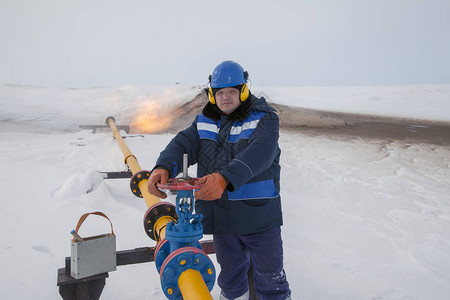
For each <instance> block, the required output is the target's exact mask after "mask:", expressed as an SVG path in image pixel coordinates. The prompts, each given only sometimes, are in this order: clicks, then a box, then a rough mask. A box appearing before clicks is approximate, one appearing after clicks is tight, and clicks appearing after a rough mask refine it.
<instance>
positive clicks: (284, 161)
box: [0, 85, 450, 300]
mask: <svg viewBox="0 0 450 300" xmlns="http://www.w3.org/2000/svg"><path fill="white" fill-rule="evenodd" d="M252 90H254V91H256V92H257V93H263V94H265V95H266V96H267V97H268V98H270V100H271V101H274V102H276V103H279V104H284V105H291V106H298V107H304V108H310V109H320V110H327V111H339V112H351V113H358V114H372V115H383V116H393V117H401V118H412V119H424V120H438V121H445V122H449V121H450V114H449V113H448V112H449V111H450V101H449V100H450V85H417V86H387V87H255V88H253V89H252ZM198 91H199V87H186V86H182V85H175V86H170V87H151V86H124V87H119V88H115V87H95V88H84V89H71V88H62V87H28V86H12V85H0V165H1V166H2V172H1V174H0V187H1V191H2V210H1V212H0V214H1V215H0V220H1V223H0V224H1V229H0V231H1V236H2V247H0V260H1V265H2V267H3V272H1V278H0V287H1V290H2V293H3V295H2V299H60V296H59V294H58V288H57V286H56V278H57V276H56V275H57V269H59V268H62V267H64V258H65V257H67V256H69V255H70V238H71V235H70V231H71V230H72V229H73V228H75V226H76V224H77V222H78V219H79V217H80V216H81V215H82V214H83V213H85V212H92V211H102V212H104V213H105V214H107V215H108V216H109V218H110V219H111V221H112V223H113V225H114V231H115V233H116V235H117V249H118V250H127V249H132V248H137V247H146V246H154V241H152V240H150V239H149V238H148V237H147V235H146V234H145V232H144V230H143V226H142V219H143V216H144V213H145V211H146V209H147V207H146V204H145V202H144V201H143V200H142V199H140V198H136V197H135V196H134V195H133V194H132V193H131V191H130V189H129V181H128V179H110V180H105V179H103V177H102V175H101V174H100V173H99V171H122V170H124V169H125V166H124V163H123V155H122V153H121V152H120V149H119V147H118V146H117V143H116V142H115V141H114V139H113V137H112V134H111V132H109V131H108V130H103V131H98V132H97V133H95V134H93V133H92V131H91V130H80V129H79V128H78V125H85V124H104V122H105V119H106V117H107V116H110V115H111V116H114V117H115V119H116V123H117V124H128V123H130V122H132V120H133V119H134V118H135V117H136V112H137V111H139V110H140V108H142V106H144V104H145V103H149V102H150V103H162V104H163V105H162V106H161V107H160V108H159V109H160V110H161V111H163V112H170V110H171V109H173V108H174V107H177V106H178V105H180V104H183V103H185V102H186V101H189V100H191V99H192V98H193V97H194V96H195V95H196V94H197V93H198ZM123 134H124V135H125V136H126V139H125V141H126V143H127V145H128V146H129V148H130V149H131V151H132V152H133V154H134V155H135V156H136V157H137V158H138V161H139V164H140V165H141V167H142V168H143V169H151V168H152V167H153V164H154V162H155V160H156V158H157V157H158V154H159V152H160V151H161V150H162V149H163V148H164V146H165V145H166V144H167V143H168V142H169V141H170V139H171V138H172V137H173V134H171V133H163V134H138V133H136V134H129V135H126V134H125V133H124V132H123ZM280 147H281V149H282V157H281V166H282V176H281V184H282V203H283V212H284V223H285V224H284V226H283V228H282V234H283V240H284V251H285V270H286V273H287V276H288V280H289V283H290V286H291V289H292V292H293V299H355V300H356V299H433V300H444V299H447V298H448V295H449V294H450V271H449V270H450V256H449V255H448V254H449V253H450V146H449V143H448V141H446V143H441V144H438V143H436V144H433V143H422V142H411V141H401V140H394V139H373V138H372V139H367V138H364V137H355V136H344V135H327V134H316V135H311V134H308V133H307V132H302V131H284V130H283V131H281V135H280ZM194 171H195V168H191V169H190V170H189V172H190V173H191V175H192V176H195V174H194ZM108 230H110V228H109V223H108V222H107V221H106V220H104V219H102V218H101V217H98V216H90V217H89V218H88V219H87V220H86V221H85V223H84V224H83V226H82V228H81V230H80V234H81V235H82V236H89V235H95V234H101V233H105V232H107V231H108ZM209 238H211V237H208V236H207V237H205V239H209ZM211 258H212V260H213V261H214V262H215V256H214V255H211ZM216 270H217V272H218V271H219V266H218V265H217V264H216ZM219 293H220V290H219V288H218V286H217V284H216V286H215V287H214V289H213V292H212V295H213V297H214V298H215V299H217V298H218V295H219ZM102 298H103V299H164V295H163V293H162V291H161V287H160V283H159V275H158V274H157V271H156V268H155V266H154V263H145V264H139V265H131V266H120V267H118V270H117V271H116V272H111V273H109V278H108V279H107V280H106V286H105V289H104V291H103V293H102Z"/></svg>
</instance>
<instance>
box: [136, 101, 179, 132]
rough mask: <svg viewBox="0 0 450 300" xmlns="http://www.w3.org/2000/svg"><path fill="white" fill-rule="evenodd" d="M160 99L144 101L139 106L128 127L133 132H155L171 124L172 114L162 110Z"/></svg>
mask: <svg viewBox="0 0 450 300" xmlns="http://www.w3.org/2000/svg"><path fill="white" fill-rule="evenodd" d="M161 103H162V101H156V100H155V101H146V102H143V103H142V105H141V107H140V108H139V112H138V114H137V115H136V117H135V118H134V120H132V121H131V123H130V127H131V128H132V129H133V131H134V132H139V133H150V134H151V133H157V132H161V131H164V130H166V129H168V128H170V126H171V125H172V118H173V117H172V116H171V115H170V113H168V112H167V111H164V109H163V106H162V104H161Z"/></svg>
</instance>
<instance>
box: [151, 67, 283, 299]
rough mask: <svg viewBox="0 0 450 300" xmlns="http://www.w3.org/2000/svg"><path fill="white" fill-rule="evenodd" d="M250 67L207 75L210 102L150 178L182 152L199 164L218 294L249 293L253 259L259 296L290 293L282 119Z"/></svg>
mask: <svg viewBox="0 0 450 300" xmlns="http://www.w3.org/2000/svg"><path fill="white" fill-rule="evenodd" d="M247 80H248V73H247V72H245V71H244V69H243V68H242V67H241V66H240V65H239V64H238V63H236V62H234V61H224V62H222V63H220V64H219V65H218V66H217V67H216V68H215V69H214V71H213V73H212V75H211V76H210V77H209V82H210V86H209V88H208V89H207V93H208V97H209V102H208V103H207V104H206V106H205V107H204V108H203V110H202V113H201V114H199V115H198V116H197V117H196V119H195V120H194V122H193V123H192V125H191V126H189V127H188V128H187V129H185V130H183V131H181V132H179V133H178V134H177V135H176V136H175V137H174V138H173V139H172V141H171V142H170V143H169V144H168V145H167V147H166V148H165V150H164V151H162V152H161V154H160V156H159V158H158V160H157V161H156V166H155V168H154V169H153V171H152V173H151V175H150V178H149V180H148V189H149V192H150V193H152V194H154V195H156V196H158V197H160V198H163V199H164V198H166V197H167V195H166V194H165V193H164V192H163V191H161V190H159V189H158V188H157V187H156V184H157V183H162V184H164V183H166V182H167V180H168V178H173V177H175V176H177V175H178V174H179V173H180V172H181V171H182V162H183V154H185V153H188V158H189V165H194V164H197V176H198V177H200V179H199V181H198V184H203V186H202V188H200V189H199V190H198V191H196V192H195V194H194V196H195V199H196V201H195V210H196V212H197V213H200V214H203V219H202V224H203V228H204V233H206V234H213V239H214V247H215V251H216V256H217V261H218V263H219V264H220V268H221V270H220V274H219V277H218V284H219V286H220V288H221V290H222V292H221V299H248V297H249V292H248V289H249V287H248V278H247V273H248V270H249V267H250V260H251V261H252V265H253V274H254V275H253V276H254V280H255V289H256V295H257V297H258V299H259V300H265V299H277V300H278V299H290V294H291V292H290V289H289V284H288V282H287V280H286V275H285V272H284V268H283V248H282V240H281V229H280V226H281V225H282V213H281V199H280V164H279V160H280V148H279V147H278V137H279V119H278V116H277V114H276V113H275V110H274V109H273V108H272V107H271V106H270V105H269V104H267V102H266V100H265V99H264V98H263V97H261V98H257V97H255V96H254V95H252V94H251V93H250V91H249V88H248V85H247Z"/></svg>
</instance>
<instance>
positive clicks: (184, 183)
mask: <svg viewBox="0 0 450 300" xmlns="http://www.w3.org/2000/svg"><path fill="white" fill-rule="evenodd" d="M199 179H200V178H189V179H185V178H170V179H169V180H168V181H167V183H165V184H161V183H157V184H156V186H157V187H158V188H160V189H163V190H176V191H179V190H198V189H200V188H201V187H202V186H203V184H197V181H198V180H199Z"/></svg>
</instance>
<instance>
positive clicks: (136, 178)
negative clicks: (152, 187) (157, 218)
mask: <svg viewBox="0 0 450 300" xmlns="http://www.w3.org/2000/svg"><path fill="white" fill-rule="evenodd" d="M127 159H128V157H126V158H125V162H126V160H127ZM149 177H150V171H146V170H141V171H139V172H137V173H136V174H134V175H133V177H131V180H130V189H131V192H132V193H133V194H134V195H135V196H136V197H139V198H143V196H142V192H141V190H140V189H139V183H140V182H141V181H142V180H144V179H149Z"/></svg>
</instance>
